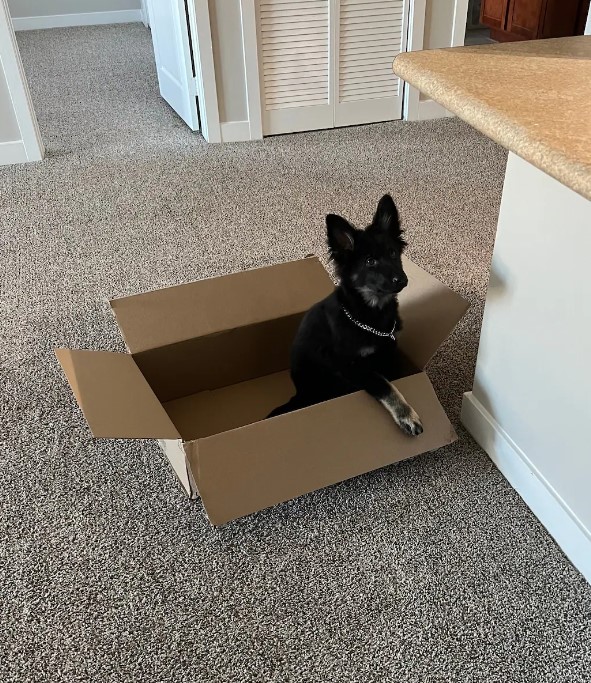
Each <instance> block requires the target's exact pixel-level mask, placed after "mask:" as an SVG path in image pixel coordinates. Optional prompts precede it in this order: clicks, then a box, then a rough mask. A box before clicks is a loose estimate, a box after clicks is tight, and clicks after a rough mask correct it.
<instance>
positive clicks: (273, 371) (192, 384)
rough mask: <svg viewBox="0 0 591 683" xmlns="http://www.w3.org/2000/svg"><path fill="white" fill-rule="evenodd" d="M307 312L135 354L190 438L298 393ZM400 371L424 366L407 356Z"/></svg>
mask: <svg viewBox="0 0 591 683" xmlns="http://www.w3.org/2000/svg"><path fill="white" fill-rule="evenodd" d="M301 318H302V314H297V315H291V316H286V317H283V318H277V319H275V320H268V321H265V322H261V323H258V324H254V325H248V326H245V327H241V328H235V329H231V330H227V331H225V332H219V333H217V334H215V335H209V336H207V337H197V338H194V339H190V340H187V341H184V342H182V343H179V344H173V345H169V346H165V347H162V348H157V349H151V350H149V351H146V352H142V353H138V354H134V356H133V357H134V360H135V362H136V363H137V365H138V367H139V369H140V370H141V372H142V374H143V375H144V377H145V378H146V380H147V381H148V383H149V384H150V386H151V388H152V390H153V391H154V393H155V394H156V396H157V397H158V399H159V400H160V402H161V403H162V405H163V407H164V409H165V410H166V413H167V414H168V416H169V417H170V419H171V420H172V422H173V423H174V426H175V427H176V429H177V430H178V431H179V433H180V435H181V437H182V439H183V440H184V441H192V440H194V439H200V438H204V437H207V436H212V435H214V434H219V433H222V432H226V431H229V430H231V429H236V428H239V427H244V426H245V425H249V424H253V423H254V422H259V421H260V420H263V419H264V418H265V417H266V416H267V415H268V414H269V413H270V412H271V410H273V408H275V407H277V406H279V405H281V404H282V403H285V402H286V401H287V400H289V398H291V396H293V394H294V391H295V390H294V386H293V383H292V381H291V377H290V373H289V354H290V349H291V344H292V341H293V338H294V336H295V334H296V332H297V329H298V326H299V323H300V320H301ZM401 360H402V365H403V368H402V370H401V372H400V375H399V376H400V377H407V376H410V375H412V374H415V373H417V372H419V370H418V369H417V368H416V367H415V366H414V365H413V364H412V363H411V362H410V361H408V360H407V359H406V358H405V357H402V359H401Z"/></svg>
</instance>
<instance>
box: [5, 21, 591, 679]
mask: <svg viewBox="0 0 591 683" xmlns="http://www.w3.org/2000/svg"><path fill="white" fill-rule="evenodd" d="M18 37H19V44H20V46H21V48H22V55H23V59H24V62H25V66H26V71H27V74H28V76H29V80H30V85H31V89H32V93H33V99H34V101H35V106H36V109H37V113H38V115H39V120H40V125H41V128H42V132H43V136H44V139H45V141H46V143H47V146H48V149H49V155H48V158H47V159H46V161H44V162H42V163H40V164H35V165H25V166H15V167H12V168H4V169H0V225H1V230H2V233H1V235H2V236H1V241H0V255H1V259H2V274H1V277H2V280H1V282H2V297H1V301H2V308H1V314H2V325H1V334H2V337H1V351H2V410H1V438H2V451H1V462H0V490H1V492H2V496H1V498H0V601H1V603H2V606H1V608H0V680H1V681H3V683H17V682H18V683H23V682H25V681H26V682H28V681H31V682H34V683H40V682H45V681H47V682H51V683H58V682H61V681H92V682H98V681H100V682H101V683H103V682H115V681H117V682H125V683H131V682H134V683H135V682H137V681H159V682H162V683H164V682H171V683H172V682H174V683H179V682H180V681H186V682H191V683H195V682H207V683H210V682H211V683H218V682H219V683H224V682H238V681H240V682H248V683H250V682H254V681H257V682H261V683H271V682H276V683H283V682H288V681H289V682H292V681H294V682H298V683H299V682H304V681H306V682H310V683H324V682H331V683H332V682H333V681H335V682H339V683H340V682H349V681H351V682H352V681H363V682H364V683H371V682H374V681H375V682H378V681H379V682H382V681H392V682H397V683H398V682H401V683H411V682H413V683H415V682H416V683H419V682H420V683H425V682H427V681H431V682H435V681H437V682H441V683H444V682H445V683H450V682H454V683H455V682H458V683H460V682H461V683H467V682H483V683H484V682H486V683H494V682H498V683H506V682H508V681H510V682H511V683H520V682H529V683H534V682H535V683H541V682H548V683H561V682H565V683H567V682H568V683H577V682H583V681H589V680H590V677H591V674H590V673H589V672H590V671H591V648H590V643H591V616H590V615H591V588H590V587H589V586H588V585H586V583H585V582H584V580H583V579H582V577H581V576H580V575H579V574H578V573H577V571H575V570H574V569H573V567H572V566H571V565H570V564H569V562H568V561H567V560H566V559H565V558H564V556H563V555H562V553H561V552H560V550H559V549H558V547H557V546H556V545H555V544H554V542H553V541H552V539H551V538H550V537H549V536H548V534H547V533H546V531H545V530H544V529H543V528H542V526H541V525H540V524H539V523H538V522H537V520H536V519H535V518H534V517H533V515H532V514H531V513H530V512H529V510H528V509H527V508H526V506H525V505H524V503H523V502H522V501H521V499H520V498H519V497H518V496H517V494H516V493H515V492H514V491H513V490H512V489H511V488H510V487H509V485H508V484H507V483H506V481H505V480H504V479H503V477H502V476H501V475H500V474H499V473H498V471H497V470H496V469H495V468H494V467H493V466H492V465H491V463H490V461H489V460H488V458H487V457H486V456H485V455H484V453H483V452H482V451H481V450H480V449H479V448H478V447H477V446H476V445H475V444H474V442H473V441H472V440H471V438H470V437H469V436H468V435H467V434H466V433H465V432H464V431H463V430H462V429H461V428H459V431H460V440H459V441H458V442H457V443H456V444H454V445H453V446H450V447H448V448H445V449H442V450H440V451H438V452H436V453H432V454H429V455H425V456H422V457H420V458H418V459H416V460H414V461H411V462H405V463H402V464H399V465H396V466H393V467H388V468H386V469H383V470H381V471H378V472H375V473H372V474H369V475H366V476H363V477H360V478H358V479H355V480H352V481H348V482H345V483H343V484H340V485H338V486H334V487H332V488H330V489H327V490H323V491H319V492H317V493H314V494H311V495H308V496H305V497H303V498H301V499H298V500H295V501H292V502H290V503H286V504H284V505H281V506H278V507H276V508H274V509H271V510H267V511H265V512H262V513H260V514H257V515H253V516H252V517H249V518H247V519H243V520H240V521H238V522H235V523H232V524H230V525H228V526H226V527H223V528H219V529H213V528H211V526H210V525H209V523H208V522H207V520H206V517H205V515H204V513H203V510H202V508H201V506H200V504H199V502H193V503H191V502H189V501H188V500H187V499H186V498H185V497H184V496H183V494H182V493H181V491H180V489H179V488H178V486H177V483H176V481H175V478H174V476H173V475H172V474H171V472H170V471H169V469H168V467H167V465H166V464H165V463H164V462H163V459H162V457H161V456H160V454H159V451H158V448H157V446H156V444H155V443H153V442H146V443H142V442H140V441H133V442H126V441H94V440H92V439H91V438H90V436H89V432H88V429H87V428H86V426H85V424H84V421H83V419H82V417H81V414H80V412H79V410H78V408H77V407H76V405H75V403H74V400H73V399H72V396H71V393H70V390H69V389H68V387H67V385H66V382H65V380H64V378H63V376H62V374H61V371H60V370H59V368H58V366H57V363H56V361H55V359H54V355H53V351H52V350H53V348H54V347H56V346H61V345H66V346H77V347H87V348H101V349H112V350H123V344H122V341H121V339H120V337H119V334H118V332H117V329H116V326H115V322H114V320H113V318H112V316H111V314H110V311H109V307H108V303H107V301H108V298H109V297H113V296H120V295H123V294H128V293H131V292H141V291H144V290H147V289H150V288H155V287H162V286H165V285H171V284H175V283H180V282H185V281H188V280H192V279H195V278H200V277H204V276H211V275H217V274H221V273H227V272H229V271H232V270H237V269H243V268H249V267H253V266H260V265H263V264H269V263H275V262H278V261H281V260H284V259H293V258H297V257H300V256H303V255H305V254H307V253H308V252H316V253H318V254H320V255H324V237H323V216H324V214H325V213H326V212H329V211H336V212H342V213H343V214H344V215H346V216H348V217H349V218H351V219H353V220H355V221H359V222H363V221H366V220H367V219H368V218H369V216H370V213H371V211H372V210H373V207H374V205H375V203H376V201H377V199H378V198H379V196H380V194H381V193H382V192H384V191H391V192H392V193H393V194H394V196H395V197H396V199H397V201H398V202H399V205H400V208H401V211H402V213H403V216H404V219H405V224H406V228H407V231H408V233H407V235H408V239H409V241H410V248H409V253H410V256H411V257H412V258H413V259H414V260H415V261H416V262H417V263H419V264H420V265H422V266H423V267H425V268H427V269H429V270H430V271H431V272H433V273H434V274H435V275H437V276H438V277H439V278H440V279H441V280H443V281H444V282H446V283H447V284H449V285H450V286H452V287H453V288H455V289H456V290H457V291H459V292H462V293H463V294H464V295H465V296H467V297H468V298H469V299H470V300H471V302H472V308H471V310H470V312H469V314H468V315H467V316H466V318H465V320H464V321H463V322H462V324H461V325H460V326H459V328H458V329H457V331H456V332H455V333H454V335H453V336H452V338H451V339H450V340H449V341H448V343H446V345H445V346H444V348H443V349H442V350H441V351H440V353H439V354H438V355H437V357H436V358H435V359H434V361H433V362H432V363H431V365H430V370H429V372H430V376H431V378H432V380H433V382H434V385H435V388H436V390H437V391H438V393H439V396H440V398H441V401H442V403H443V404H444V406H445V408H446V409H447V410H448V412H449V414H450V416H451V418H452V420H453V422H454V423H455V424H456V425H458V415H459V409H460V404H461V395H462V392H463V391H464V390H466V389H469V388H470V386H471V380H472V373H473V367H474V362H475V354H476V349H477V340H478V334H479V326H480V319H481V314H482V303H483V298H484V295H485V291H486V282H487V271H488V264H489V258H490V254H491V248H492V243H493V238H494V231H495V223H496V216H497V211H498V207H499V200H500V194H501V186H502V178H503V170H504V163H505V154H504V152H503V151H502V150H500V149H499V148H498V147H496V146H495V145H494V144H493V143H491V142H490V141H488V140H486V139H484V138H482V137H480V136H479V135H477V134H476V133H475V132H474V131H472V130H471V129H470V128H468V127H466V126H464V125H462V124H461V123H459V122H457V121H455V120H444V121H436V122H432V123H423V124H403V123H389V124H379V125H375V126H366V127H360V128H350V129H344V130H331V131H323V132H313V133H308V134H301V135H294V136H285V137H276V138H273V139H266V140H265V141H263V142H261V143H253V144H239V145H225V146H207V145H206V144H205V143H203V142H202V141H201V140H200V138H199V137H198V136H196V135H192V134H191V133H190V132H189V131H188V129H187V128H185V126H184V125H183V124H182V123H181V122H180V120H179V119H178V118H176V116H175V115H174V114H173V113H172V112H171V111H170V110H169V108H168V107H167V105H166V104H164V103H163V102H162V101H161V100H160V99H159V97H158V91H157V84H156V78H155V71H154V67H153V60H152V55H151V47H150V40H149V34H148V32H147V31H146V30H145V29H144V28H143V27H142V26H140V25H128V26H113V27H92V28H79V29H63V30H62V29H58V30H52V31H46V32H42V31H40V32H31V33H20V34H19V36H18Z"/></svg>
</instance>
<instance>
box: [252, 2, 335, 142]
mask: <svg viewBox="0 0 591 683" xmlns="http://www.w3.org/2000/svg"><path fill="white" fill-rule="evenodd" d="M329 5H330V2H329V0H258V3H257V10H258V11H257V24H258V46H259V64H260V78H261V97H262V118H263V133H264V134H265V135H273V134H276V133H293V132H296V131H301V130H313V129H315V128H332V126H333V106H332V101H331V65H330V30H329V27H330V7H329Z"/></svg>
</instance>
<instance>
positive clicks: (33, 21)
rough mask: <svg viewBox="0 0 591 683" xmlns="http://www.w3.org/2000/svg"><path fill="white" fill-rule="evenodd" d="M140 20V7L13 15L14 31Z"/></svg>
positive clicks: (126, 22)
mask: <svg viewBox="0 0 591 683" xmlns="http://www.w3.org/2000/svg"><path fill="white" fill-rule="evenodd" d="M136 21H142V10H141V9H122V10H113V11H112V12H80V13H77V14H51V15H47V16H39V17H13V18H12V25H13V26H14V30H15V31H31V30H34V29H39V28H63V27H64V26H95V25H100V24H130V23H132V22H136Z"/></svg>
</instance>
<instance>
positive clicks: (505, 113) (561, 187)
mask: <svg viewBox="0 0 591 683" xmlns="http://www.w3.org/2000/svg"><path fill="white" fill-rule="evenodd" d="M394 71H395V73H396V74H398V75H399V76H401V77H402V78H403V79H404V80H405V81H407V82H408V83H409V84H411V85H413V86H414V87H416V88H418V89H419V90H421V91H422V92H423V93H425V94H426V95H427V96H429V97H430V98H432V99H433V100H435V101H437V102H439V103H440V104H442V105H443V106H444V107H446V108H447V109H448V110H449V111H450V112H452V113H453V114H455V115H457V116H458V117H460V118H462V119H463V120H465V121H467V122H468V123H470V124H471V125H472V126H474V127H475V128H477V129H478V130H479V131H481V132H482V133H484V134H485V135H487V136H489V137H490V138H492V139H493V140H495V141H496V142H498V143H499V144H500V145H503V146H504V147H506V148H507V149H508V150H509V157H508V162H507V169H506V173H505V182H504V188H503V196H502V201H501V209H500V214H499V221H498V226H497V235H496V239H495V246H494V251H493V257H492V263H491V272H490V281H489V286H488V292H487V296H486V303H485V310H484V319H483V325H482V332H481V337H480V344H479V351H478V359H477V364H476V372H475V377H474V385H473V388H472V391H469V392H467V393H466V394H465V396H464V402H463V408H462V421H463V423H464V425H465V426H466V427H467V429H468V430H469V431H470V432H471V434H472V435H473V436H474V438H475V439H476V440H477V441H478V443H479V444H480V445H481V446H482V447H483V448H484V450H485V451H486V452H487V453H488V455H489V456H490V457H491V459H492V460H493V462H494V463H495V464H496V465H497V466H498V468H499V469H500V470H501V472H502V473H503V474H504V475H505V476H506V477H507V479H508V480H509V482H510V483H511V484H512V485H513V487H514V488H515V489H516V490H517V491H518V492H519V494H520V495H521V496H522V498H523V499H524V500H525V502H526V503H527V504H528V505H529V507H530V508H531V509H532V511H533V512H534V514H535V515H536V516H537V517H538V518H539V519H540V521H541V522H542V523H543V524H544V525H545V526H546V528H547V529H548V531H549V532H550V533H551V534H552V535H553V536H554V538H555V539H556V541H557V542H558V544H559V545H560V546H561V548H562V549H563V551H564V552H565V554H566V555H567V556H568V557H569V558H570V559H571V561H572V562H573V564H575V566H577V567H578V569H579V570H580V571H581V572H582V573H583V574H584V575H585V576H586V578H587V580H589V581H591V493H590V491H591V391H590V388H591V36H578V37H574V38H559V39H554V40H542V41H524V42H520V43H505V44H498V45H481V46H475V47H461V48H451V49H444V50H432V51H424V52H410V53H404V54H401V55H400V56H399V57H397V58H396V60H395V61H394ZM474 230H478V225H477V224H475V225H474Z"/></svg>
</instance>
